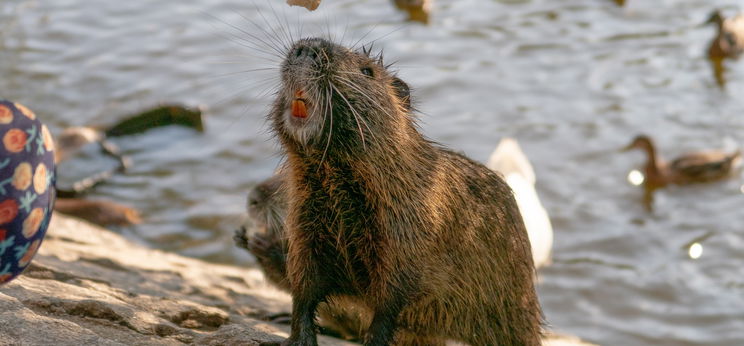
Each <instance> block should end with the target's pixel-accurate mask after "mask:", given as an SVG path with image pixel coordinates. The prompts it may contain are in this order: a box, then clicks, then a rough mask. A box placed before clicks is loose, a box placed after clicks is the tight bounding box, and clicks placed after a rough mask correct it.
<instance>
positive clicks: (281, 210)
mask: <svg viewBox="0 0 744 346" xmlns="http://www.w3.org/2000/svg"><path fill="white" fill-rule="evenodd" d="M283 184H284V174H283V173H282V172H279V173H277V174H274V175H273V176H272V177H271V178H269V179H266V180H264V181H262V182H261V183H259V184H258V185H256V187H254V188H253V189H252V190H251V191H250V192H249V193H248V208H247V209H248V215H249V216H250V217H251V219H252V220H253V222H254V223H255V224H256V226H257V227H259V228H263V229H265V230H266V231H268V232H283V227H284V218H285V216H286V212H287V210H286V207H287V205H286V204H287V202H286V198H285V193H284V191H283V189H282V188H283Z"/></svg>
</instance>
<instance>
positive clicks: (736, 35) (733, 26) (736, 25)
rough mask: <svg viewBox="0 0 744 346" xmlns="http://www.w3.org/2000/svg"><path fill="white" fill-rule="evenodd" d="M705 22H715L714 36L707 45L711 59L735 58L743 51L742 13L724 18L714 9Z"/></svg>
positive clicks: (743, 24)
mask: <svg viewBox="0 0 744 346" xmlns="http://www.w3.org/2000/svg"><path fill="white" fill-rule="evenodd" d="M705 24H715V25H716V27H717V30H718V31H717V33H716V37H715V38H713V41H711V43H710V46H709V47H708V57H709V58H710V59H711V60H721V59H724V58H730V59H736V58H739V57H740V56H741V53H742V52H744V14H742V13H740V14H737V15H735V16H733V17H729V18H725V17H724V16H723V14H722V13H721V11H720V10H715V11H713V13H711V14H710V17H709V18H708V20H707V21H706V22H705Z"/></svg>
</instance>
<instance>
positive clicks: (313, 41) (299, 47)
mask: <svg viewBox="0 0 744 346" xmlns="http://www.w3.org/2000/svg"><path fill="white" fill-rule="evenodd" d="M326 43H327V41H326V40H323V39H321V38H306V39H303V40H301V41H300V42H298V43H297V44H296V45H295V47H294V50H293V51H292V52H291V56H294V57H295V58H297V59H302V58H308V59H310V60H316V59H317V58H318V54H319V52H320V51H321V50H322V49H323V46H324V45H325V44H326Z"/></svg>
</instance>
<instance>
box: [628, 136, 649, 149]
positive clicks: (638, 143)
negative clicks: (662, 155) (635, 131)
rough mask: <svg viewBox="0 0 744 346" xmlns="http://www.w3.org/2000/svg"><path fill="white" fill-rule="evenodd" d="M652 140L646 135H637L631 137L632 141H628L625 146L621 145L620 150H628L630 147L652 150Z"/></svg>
mask: <svg viewBox="0 0 744 346" xmlns="http://www.w3.org/2000/svg"><path fill="white" fill-rule="evenodd" d="M653 146H654V145H653V142H652V141H651V138H650V137H648V136H646V135H638V136H636V137H635V138H633V141H632V142H630V144H628V145H627V146H625V147H623V149H622V151H628V150H632V149H643V150H649V151H651V150H653Z"/></svg>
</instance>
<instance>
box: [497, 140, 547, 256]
mask: <svg viewBox="0 0 744 346" xmlns="http://www.w3.org/2000/svg"><path fill="white" fill-rule="evenodd" d="M487 166H488V168H490V169H492V170H493V171H496V172H499V173H501V174H502V175H503V176H504V179H505V180H506V183H507V184H509V187H511V189H512V190H513V191H514V197H515V199H516V200H517V205H518V206H519V211H520V213H521V214H522V219H523V220H524V225H525V227H526V228H527V234H528V236H529V238H530V244H531V245H532V259H533V261H534V262H535V268H540V267H542V266H544V265H547V264H549V263H550V253H551V250H552V248H553V227H552V226H551V224H550V218H549V217H548V213H547V212H546V211H545V208H543V206H542V204H541V203H540V199H539V198H538V197H537V191H535V171H534V170H533V169H532V165H531V164H530V161H529V160H528V159H527V156H525V155H524V152H522V149H521V148H520V147H519V144H518V143H517V141H516V140H515V139H512V138H503V139H501V142H499V145H498V146H496V149H495V150H494V151H493V153H492V154H491V157H490V158H489V159H488V165H487Z"/></svg>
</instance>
